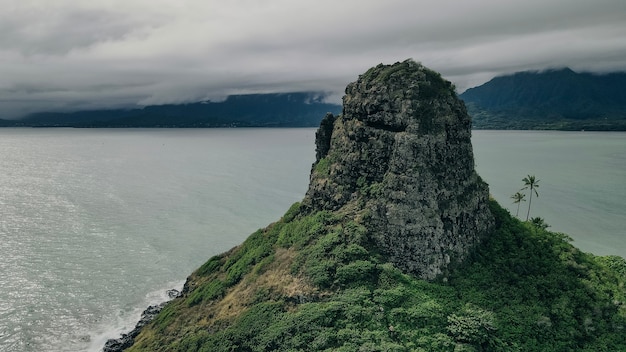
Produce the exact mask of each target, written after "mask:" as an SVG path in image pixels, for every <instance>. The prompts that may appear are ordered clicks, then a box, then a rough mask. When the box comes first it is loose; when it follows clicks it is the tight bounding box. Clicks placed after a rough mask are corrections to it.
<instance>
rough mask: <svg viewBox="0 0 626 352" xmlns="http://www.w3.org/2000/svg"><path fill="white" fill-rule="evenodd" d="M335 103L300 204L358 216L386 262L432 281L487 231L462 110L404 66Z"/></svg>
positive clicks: (450, 93) (353, 87) (433, 79)
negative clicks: (336, 110)
mask: <svg viewBox="0 0 626 352" xmlns="http://www.w3.org/2000/svg"><path fill="white" fill-rule="evenodd" d="M343 100H344V104H343V114H342V115H341V116H339V117H338V118H334V117H332V116H327V117H326V118H325V121H324V122H323V123H322V126H321V128H320V132H319V133H318V136H319V137H318V138H317V142H316V143H317V161H316V164H315V165H314V167H313V172H312V174H311V183H310V186H309V191H308V192H307V195H306V197H305V199H304V201H303V203H304V204H305V205H306V206H308V207H310V208H313V209H318V210H333V211H337V210H341V209H344V208H349V209H352V210H353V211H354V212H355V213H360V214H363V217H364V218H365V219H364V220H363V224H364V226H365V227H366V228H367V229H368V230H369V232H370V233H371V234H372V239H373V241H374V242H375V243H376V246H378V247H379V248H380V249H381V251H382V252H383V253H384V254H385V255H386V256H388V258H389V261H390V262H391V263H393V264H394V265H395V266H397V267H398V268H401V269H402V270H403V271H405V272H410V273H413V274H416V275H417V276H419V277H421V278H425V279H433V278H435V277H436V276H437V275H439V274H441V273H442V271H443V270H444V269H445V268H446V267H447V266H448V264H450V262H451V260H453V259H456V260H460V259H462V258H464V257H465V255H466V254H467V253H468V252H469V251H470V249H471V248H472V247H473V246H474V245H475V244H476V243H478V242H479V240H480V239H481V238H482V237H483V236H485V235H486V234H487V233H488V232H489V231H490V230H491V228H492V227H493V218H492V216H491V214H490V212H489V209H488V207H487V199H488V196H489V191H488V189H487V185H486V184H485V183H484V182H482V180H481V179H480V178H479V177H478V175H477V174H476V172H475V171H474V156H473V153H472V144H471V140H470V137H471V131H470V126H471V122H470V117H469V116H468V115H467V112H466V111H465V107H464V105H463V103H462V102H461V101H460V100H459V99H458V98H457V96H456V94H455V92H454V90H453V88H452V86H451V84H450V83H449V82H447V81H445V80H443V79H442V78H441V76H440V75H439V74H437V73H436V72H433V71H431V70H429V69H427V68H425V67H423V66H421V65H420V64H417V63H416V62H414V61H411V60H407V61H405V62H402V63H396V64H395V65H378V66H376V67H374V68H372V69H370V70H369V71H367V72H366V73H365V74H363V75H361V76H360V77H359V79H358V80H357V81H356V82H353V83H350V84H349V85H348V87H347V88H346V95H345V96H344V98H343ZM330 120H332V130H331V122H330ZM329 131H330V133H329Z"/></svg>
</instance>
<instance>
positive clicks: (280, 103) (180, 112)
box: [0, 92, 341, 128]
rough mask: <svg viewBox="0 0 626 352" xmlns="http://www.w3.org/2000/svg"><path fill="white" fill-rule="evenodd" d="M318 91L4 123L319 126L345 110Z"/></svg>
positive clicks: (46, 114) (49, 115)
mask: <svg viewBox="0 0 626 352" xmlns="http://www.w3.org/2000/svg"><path fill="white" fill-rule="evenodd" d="M323 99H324V96H323V95H320V94H317V93H312V92H295V93H275V94H247V95H231V96H229V97H227V98H226V100H224V101H222V102H210V101H208V102H197V103H188V104H166V105H151V106H146V107H143V108H140V109H111V110H89V111H77V112H68V113H62V112H43V113H36V114H31V115H29V116H26V117H24V118H22V119H20V120H0V126H5V127H6V126H13V127H83V128H85V127H86V128H94V127H109V128H115V127H183V128H190V127H316V126H318V125H319V122H320V120H321V116H324V114H325V113H327V112H332V113H338V112H340V111H341V106H339V105H336V104H329V103H326V102H324V100H323Z"/></svg>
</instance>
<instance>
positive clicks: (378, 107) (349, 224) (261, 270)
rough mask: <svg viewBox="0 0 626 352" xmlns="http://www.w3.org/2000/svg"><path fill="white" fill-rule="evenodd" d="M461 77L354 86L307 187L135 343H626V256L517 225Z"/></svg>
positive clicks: (189, 286)
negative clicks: (483, 171) (459, 91)
mask: <svg viewBox="0 0 626 352" xmlns="http://www.w3.org/2000/svg"><path fill="white" fill-rule="evenodd" d="M470 127H471V121H470V118H469V115H468V114H467V112H466V110H465V106H464V104H463V102H462V101H461V100H459V99H458V97H457V95H456V93H455V91H454V88H453V86H452V85H451V84H450V83H449V82H447V81H445V80H443V79H442V78H441V76H440V75H439V74H438V73H436V72H434V71H432V70H430V69H428V68H426V67H424V66H422V65H420V64H417V63H415V62H414V61H412V60H407V61H404V62H400V63H396V64H394V65H378V66H376V67H374V68H372V69H370V70H368V71H367V72H366V73H364V74H363V75H361V76H359V79H358V80H357V81H356V82H353V83H351V84H350V85H348V87H347V88H346V95H345V97H344V106H343V114H342V115H340V116H335V115H333V114H327V115H326V117H325V118H324V119H323V120H322V123H321V126H320V128H319V130H318V132H317V134H316V156H317V158H316V159H317V160H316V162H315V163H314V165H313V167H312V171H311V182H310V185H309V189H308V191H307V194H306V196H305V197H304V199H303V200H302V201H301V202H298V203H296V204H294V205H293V206H292V207H291V208H290V209H289V210H288V211H287V212H286V213H285V215H284V216H283V217H282V218H281V219H279V220H278V221H276V222H275V223H273V224H270V225H269V226H267V227H266V228H264V229H260V230H258V231H257V232H255V233H253V234H252V235H251V236H250V237H249V238H248V239H247V240H246V241H245V242H244V243H242V244H241V245H239V246H237V247H235V248H233V249H231V250H230V251H228V252H226V253H223V254H221V255H217V256H214V257H212V258H210V259H209V260H208V261H207V262H206V263H205V264H204V265H202V266H201V267H200V268H198V269H197V270H196V271H195V272H194V273H193V274H192V275H191V276H189V278H188V279H187V282H186V283H185V286H184V289H183V291H182V292H181V293H180V295H179V296H178V297H176V298H174V299H173V300H172V301H170V302H169V303H167V304H166V305H165V306H164V308H163V309H162V310H161V311H160V313H159V314H158V315H157V316H156V317H155V318H154V319H153V320H152V321H151V322H150V323H149V324H147V325H146V326H144V327H143V328H142V329H141V332H140V333H139V334H138V335H137V336H136V337H135V338H134V343H133V345H132V346H131V347H130V348H128V349H127V351H234V350H236V351H570V350H571V351H573V350H575V351H603V350H604V351H620V350H626V340H625V339H624V329H625V328H626V286H625V284H626V261H625V260H624V259H623V258H620V257H616V256H607V257H599V256H594V255H591V254H587V253H583V252H581V251H580V250H578V249H577V248H575V247H574V246H572V245H571V244H570V243H569V242H570V239H569V238H568V236H567V235H565V234H561V233H553V232H550V231H547V229H546V227H545V226H538V225H537V224H534V223H533V222H530V221H520V220H518V219H517V218H515V217H513V216H512V215H511V214H509V212H508V211H506V210H504V209H503V208H501V207H500V206H499V205H498V204H497V203H496V202H495V201H494V200H493V199H490V197H489V192H488V187H487V185H486V184H485V183H484V182H483V181H482V180H481V178H480V177H479V176H478V175H477V174H476V172H475V170H474V162H473V155H472V146H471V142H470V134H471V130H470Z"/></svg>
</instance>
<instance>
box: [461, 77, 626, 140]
mask: <svg viewBox="0 0 626 352" xmlns="http://www.w3.org/2000/svg"><path fill="white" fill-rule="evenodd" d="M625 82H626V73H623V72H620V73H607V74H602V75H596V74H591V73H576V72H574V71H572V70H570V69H567V68H565V69H560V70H548V71H544V72H518V73H515V74H512V75H507V76H500V77H495V78H494V79H492V80H491V81H489V82H487V83H485V84H483V85H481V86H479V87H475V88H470V89H468V90H467V91H465V92H464V93H463V94H461V95H460V98H461V99H463V100H464V101H465V103H466V105H467V109H468V112H469V114H470V115H471V116H472V120H473V126H474V128H476V129H526V130H527V129H540V130H569V131H580V130H588V131H626V113H625V112H626V109H625V108H626V92H625V91H624V89H622V87H623V86H624V83H625Z"/></svg>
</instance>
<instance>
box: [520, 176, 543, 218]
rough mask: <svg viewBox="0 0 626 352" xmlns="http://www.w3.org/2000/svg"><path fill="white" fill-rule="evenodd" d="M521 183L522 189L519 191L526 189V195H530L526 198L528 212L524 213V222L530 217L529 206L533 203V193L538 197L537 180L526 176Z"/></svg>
mask: <svg viewBox="0 0 626 352" xmlns="http://www.w3.org/2000/svg"><path fill="white" fill-rule="evenodd" d="M522 182H524V187H522V189H520V191H523V190H525V189H527V190H528V193H530V197H529V198H528V212H527V213H526V221H528V217H529V216H530V204H531V203H532V202H533V193H535V195H536V196H537V197H539V193H537V188H539V180H538V179H536V178H535V175H528V176H526V177H524V178H523V179H522Z"/></svg>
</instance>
